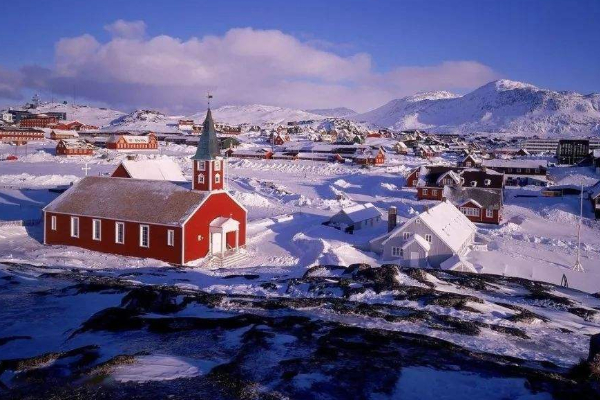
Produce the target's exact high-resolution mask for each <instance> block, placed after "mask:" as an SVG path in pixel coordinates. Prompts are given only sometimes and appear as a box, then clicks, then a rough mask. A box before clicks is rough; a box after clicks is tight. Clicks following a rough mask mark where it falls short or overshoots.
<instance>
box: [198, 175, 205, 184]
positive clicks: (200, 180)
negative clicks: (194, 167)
mask: <svg viewBox="0 0 600 400" xmlns="http://www.w3.org/2000/svg"><path fill="white" fill-rule="evenodd" d="M198 183H204V175H202V174H198Z"/></svg>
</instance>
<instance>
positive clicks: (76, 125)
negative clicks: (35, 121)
mask: <svg viewBox="0 0 600 400" xmlns="http://www.w3.org/2000/svg"><path fill="white" fill-rule="evenodd" d="M51 127H52V129H58V130H63V131H91V130H95V129H98V127H97V126H95V125H86V124H84V123H83V122H79V121H70V122H60V123H56V124H53V125H52V126H51Z"/></svg>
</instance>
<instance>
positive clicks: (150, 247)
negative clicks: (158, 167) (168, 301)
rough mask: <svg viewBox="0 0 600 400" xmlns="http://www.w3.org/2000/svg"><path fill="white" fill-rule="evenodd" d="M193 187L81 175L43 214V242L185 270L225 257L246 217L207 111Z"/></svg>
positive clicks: (242, 236)
mask: <svg viewBox="0 0 600 400" xmlns="http://www.w3.org/2000/svg"><path fill="white" fill-rule="evenodd" d="M192 160H193V163H194V181H193V182H192V188H191V190H190V188H186V187H184V186H183V185H181V184H180V183H179V184H178V183H174V182H169V181H156V180H146V179H131V178H117V177H92V176H90V177H85V178H83V179H82V180H81V181H79V182H78V183H77V184H75V185H74V186H73V187H71V188H70V189H69V190H67V191H66V192H65V193H63V194H62V195H61V196H59V197H58V198H56V199H55V200H54V201H53V202H51V203H50V204H49V205H48V206H46V207H45V208H44V243H45V244H49V245H69V246H78V247H83V248H86V249H90V250H94V251H100V252H105V253H113V254H119V255H125V256H134V257H148V258H156V259H159V260H163V261H166V262H170V263H174V264H185V263H188V262H190V261H194V260H197V259H199V258H202V257H206V256H207V255H215V256H218V257H225V256H226V255H227V254H229V253H232V252H235V251H237V249H238V248H239V247H240V246H243V245H244V244H245V243H246V215H247V211H246V209H245V208H244V206H242V205H241V204H240V203H238V202H237V201H236V200H235V199H234V198H233V197H232V196H231V195H230V194H229V193H228V192H227V191H226V190H225V184H224V183H225V174H226V172H227V166H226V162H225V160H224V159H223V158H222V157H221V156H220V152H219V146H218V142H217V136H216V132H215V126H214V122H213V119H212V115H211V112H210V109H209V110H208V112H207V115H206V120H205V121H204V125H203V133H202V136H201V138H200V141H199V143H198V148H197V150H196V154H195V155H194V157H193V158H192Z"/></svg>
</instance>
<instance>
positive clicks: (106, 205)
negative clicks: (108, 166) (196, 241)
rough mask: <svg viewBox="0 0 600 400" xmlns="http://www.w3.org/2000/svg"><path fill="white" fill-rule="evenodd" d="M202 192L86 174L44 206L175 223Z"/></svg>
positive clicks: (186, 214)
mask: <svg viewBox="0 0 600 400" xmlns="http://www.w3.org/2000/svg"><path fill="white" fill-rule="evenodd" d="M203 199H204V195H203V194H202V193H200V192H196V191H192V190H189V189H187V188H185V187H182V186H180V185H177V184H175V183H173V182H168V181H151V180H145V179H132V178H113V177H100V176H88V177H85V178H83V179H82V180H80V181H79V182H78V183H76V184H75V185H74V186H73V187H71V188H70V189H69V190H67V191H66V192H65V193H63V194H62V195H61V196H59V197H58V198H56V200H54V201H53V202H51V203H50V204H48V206H46V208H45V210H46V211H48V212H57V213H63V214H71V215H81V216H88V217H98V218H107V219H112V220H122V221H134V222H141V223H149V224H164V225H179V224H181V223H182V222H183V221H185V220H186V219H187V218H188V217H189V216H190V215H191V214H192V212H193V211H194V210H195V209H196V207H197V206H198V205H199V204H200V203H201V202H202V200H203Z"/></svg>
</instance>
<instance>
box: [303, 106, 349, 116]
mask: <svg viewBox="0 0 600 400" xmlns="http://www.w3.org/2000/svg"><path fill="white" fill-rule="evenodd" d="M306 112H309V113H311V114H317V115H323V116H325V117H334V118H344V117H351V116H353V115H356V114H358V113H357V112H356V111H354V110H351V109H349V108H346V107H337V108H316V109H313V110H306Z"/></svg>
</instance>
